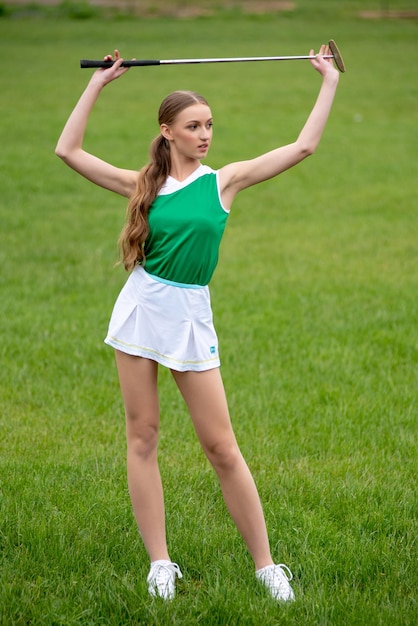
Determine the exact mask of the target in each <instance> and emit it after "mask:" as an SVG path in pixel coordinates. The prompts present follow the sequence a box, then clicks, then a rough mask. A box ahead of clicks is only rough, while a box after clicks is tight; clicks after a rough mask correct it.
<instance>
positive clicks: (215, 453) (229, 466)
mask: <svg viewBox="0 0 418 626" xmlns="http://www.w3.org/2000/svg"><path fill="white" fill-rule="evenodd" d="M204 451H205V454H206V456H207V458H208V459H209V461H210V463H211V464H212V465H213V467H214V469H215V470H216V471H217V472H218V473H219V472H231V471H234V470H235V469H236V467H237V465H238V464H239V463H240V461H241V459H242V455H241V452H240V449H239V447H238V445H237V443H236V441H235V440H233V441H222V440H218V441H216V442H213V443H212V444H210V445H207V446H205V447H204Z"/></svg>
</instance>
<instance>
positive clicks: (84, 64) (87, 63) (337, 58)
mask: <svg viewBox="0 0 418 626" xmlns="http://www.w3.org/2000/svg"><path fill="white" fill-rule="evenodd" d="M328 45H329V47H330V50H331V54H324V59H334V63H335V65H336V66H337V68H338V69H339V71H340V72H345V65H344V61H343V59H342V56H341V54H340V51H339V50H338V47H337V44H336V43H335V41H334V40H333V39H330V41H329V42H328ZM314 58H315V56H311V55H305V56H280V57H226V58H216V57H215V58H212V59H132V60H126V61H123V63H122V67H144V66H147V65H187V64H191V63H246V62H248V61H296V60H300V59H314ZM114 63H115V61H97V60H94V59H81V61H80V67H81V68H91V67H103V68H108V67H112V65H113V64H114Z"/></svg>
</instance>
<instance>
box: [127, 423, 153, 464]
mask: <svg viewBox="0 0 418 626" xmlns="http://www.w3.org/2000/svg"><path fill="white" fill-rule="evenodd" d="M158 430H159V429H158V424H157V423H147V424H138V423H136V421H135V420H132V419H131V418H129V417H127V425H126V438H127V445H128V453H131V454H134V455H135V456H137V457H140V458H142V459H147V458H149V457H151V456H154V455H155V454H156V452H157V446H158Z"/></svg>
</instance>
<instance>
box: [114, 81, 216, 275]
mask: <svg viewBox="0 0 418 626" xmlns="http://www.w3.org/2000/svg"><path fill="white" fill-rule="evenodd" d="M196 103H201V104H206V105H208V103H207V101H206V100H205V98H203V97H202V96H200V95H199V94H197V93H195V92H194V91H174V92H173V93H171V94H169V95H168V96H167V97H166V98H164V100H163V101H162V103H161V105H160V108H159V111H158V123H159V124H160V125H161V124H166V125H167V126H170V125H171V124H173V122H174V121H175V119H176V117H177V115H178V114H179V113H180V112H181V111H183V110H184V109H186V108H187V107H189V106H192V105H193V104H196ZM170 170H171V154H170V144H169V142H168V141H167V140H166V139H165V138H164V137H163V136H162V135H161V134H160V135H158V137H156V138H155V139H154V140H153V141H152V143H151V146H150V162H149V163H148V164H147V165H145V167H143V168H142V169H141V170H140V171H139V173H138V180H137V184H136V189H135V191H134V193H133V194H132V196H131V197H130V199H129V203H128V207H127V211H126V223H125V226H124V228H123V230H122V232H121V234H120V237H119V248H120V252H121V257H122V262H123V264H124V266H125V269H126V270H127V271H130V270H132V269H133V268H134V267H135V265H137V264H138V263H143V262H144V261H145V254H144V243H145V240H146V238H147V236H148V233H149V226H148V211H149V208H150V206H151V204H152V203H153V201H154V200H155V198H156V197H157V195H158V193H159V191H160V189H161V187H162V186H163V185H164V183H165V181H166V179H167V176H168V175H169V174H170Z"/></svg>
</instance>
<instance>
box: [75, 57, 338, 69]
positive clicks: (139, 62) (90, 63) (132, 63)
mask: <svg viewBox="0 0 418 626" xmlns="http://www.w3.org/2000/svg"><path fill="white" fill-rule="evenodd" d="M323 58H324V59H333V58H334V55H332V54H324V57H323ZM301 59H315V56H313V55H304V56H286V57H283V56H281V57H225V58H216V57H215V58H209V59H159V60H157V59H132V60H126V61H123V62H122V67H145V66H147V65H188V64H192V63H245V62H248V61H298V60H301ZM114 63H115V61H100V60H94V59H81V61H80V67H81V68H93V67H102V68H108V67H112V65H113V64H114Z"/></svg>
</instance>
